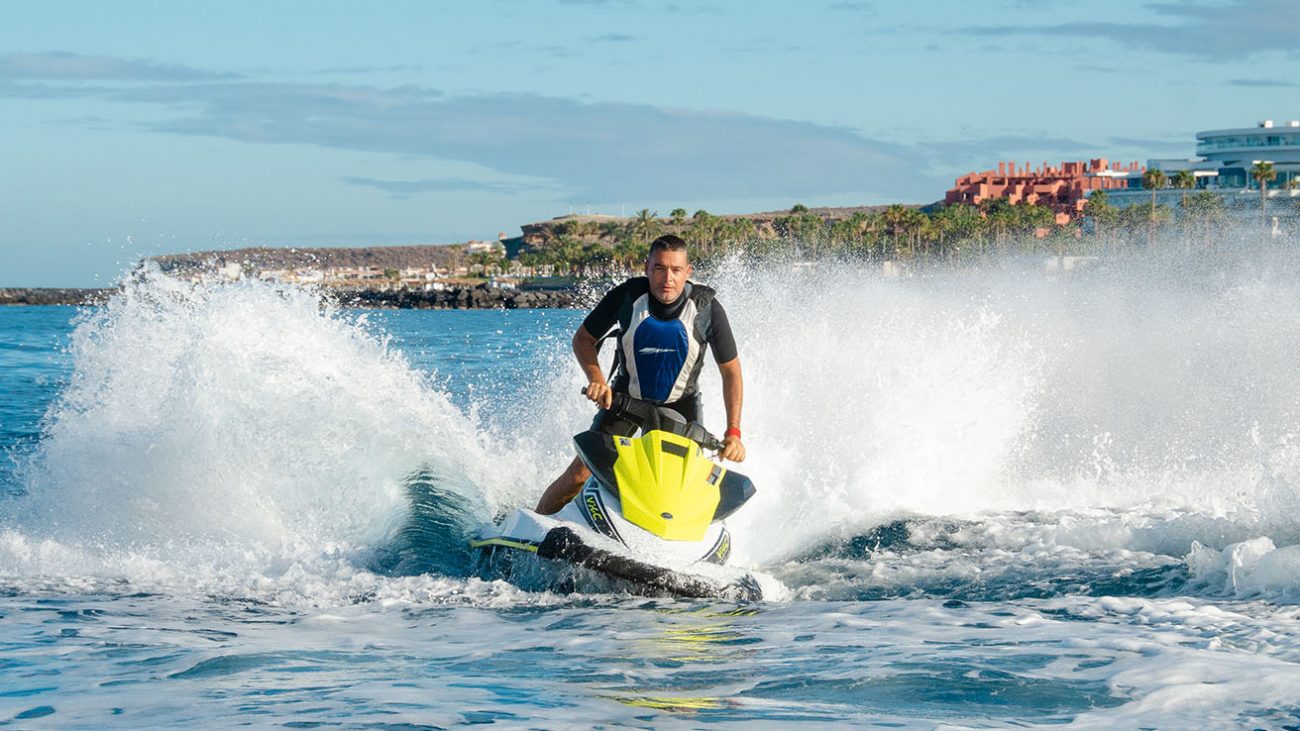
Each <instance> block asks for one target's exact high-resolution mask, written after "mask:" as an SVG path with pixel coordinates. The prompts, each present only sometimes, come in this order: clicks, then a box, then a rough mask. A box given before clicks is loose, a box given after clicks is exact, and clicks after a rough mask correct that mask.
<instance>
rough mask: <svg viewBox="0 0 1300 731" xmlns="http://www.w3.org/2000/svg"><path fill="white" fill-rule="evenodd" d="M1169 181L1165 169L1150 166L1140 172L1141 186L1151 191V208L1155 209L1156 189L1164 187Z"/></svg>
mask: <svg viewBox="0 0 1300 731" xmlns="http://www.w3.org/2000/svg"><path fill="white" fill-rule="evenodd" d="M1168 182H1169V176H1168V175H1165V171H1163V170H1160V169H1158V168H1151V169H1150V170H1147V171H1145V172H1143V173H1142V187H1143V188H1145V189H1146V190H1149V191H1151V210H1152V211H1153V212H1154V211H1155V210H1156V191H1158V190H1160V189H1161V188H1163V187H1165V185H1166V184H1167V183H1168Z"/></svg>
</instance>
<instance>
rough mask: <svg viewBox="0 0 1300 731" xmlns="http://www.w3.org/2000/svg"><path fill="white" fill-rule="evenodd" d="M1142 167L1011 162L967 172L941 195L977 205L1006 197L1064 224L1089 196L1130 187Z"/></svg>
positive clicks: (1095, 162)
mask: <svg viewBox="0 0 1300 731" xmlns="http://www.w3.org/2000/svg"><path fill="white" fill-rule="evenodd" d="M1144 169H1145V168H1142V167H1140V166H1139V165H1138V164H1137V163H1136V162H1132V163H1129V164H1128V165H1127V166H1122V165H1121V164H1120V163H1113V164H1111V163H1109V162H1108V161H1107V160H1106V159H1105V158H1099V159H1096V160H1089V161H1088V162H1086V163H1085V162H1063V163H1061V165H1060V167H1052V166H1049V165H1048V164H1047V163H1046V162H1044V163H1043V164H1042V166H1041V167H1038V168H1035V169H1033V170H1031V169H1030V168H1029V163H1025V164H1024V166H1023V167H1017V166H1016V163H1014V162H1000V163H998V169H997V170H985V171H984V172H982V173H968V174H966V175H963V176H961V177H960V178H957V184H956V186H954V187H953V189H952V190H950V191H948V193H947V195H945V196H944V202H945V203H968V204H970V205H979V204H980V202H982V201H985V200H987V199H989V198H1007V199H1008V200H1009V201H1010V202H1011V203H1012V204H1013V205H1014V204H1016V203H1019V202H1021V201H1025V202H1026V203H1030V204H1034V205H1040V206H1047V207H1049V208H1051V209H1052V210H1053V211H1056V223H1057V224H1066V223H1069V222H1070V221H1071V220H1073V219H1075V218H1076V217H1078V216H1079V215H1080V214H1082V213H1083V204H1084V202H1085V201H1086V200H1087V196H1088V193H1089V192H1091V191H1094V190H1111V189H1116V188H1127V187H1129V179H1130V178H1132V177H1134V176H1135V175H1141V174H1142V171H1143V170H1144Z"/></svg>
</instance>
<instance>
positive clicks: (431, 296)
mask: <svg viewBox="0 0 1300 731" xmlns="http://www.w3.org/2000/svg"><path fill="white" fill-rule="evenodd" d="M114 291H115V290H113V289H78V288H61V287H7V288H0V306H3V305H13V306H20V305H74V306H94V305H100V304H103V303H104V301H105V300H107V299H108V298H109V296H111V295H112V293H113V292H114ZM324 291H325V292H326V294H327V295H328V296H330V297H332V298H334V299H336V300H338V302H339V303H340V304H341V305H343V306H344V307H360V308H368V309H392V310H502V309H505V310H523V309H564V308H571V307H574V306H576V304H577V301H578V291H577V289H575V288H564V289H546V290H529V289H522V290H516V289H502V288H499V287H493V286H491V285H489V284H487V283H483V284H477V285H472V286H464V287H454V288H449V289H445V290H441V291H427V292H426V291H421V290H408V289H389V290H381V289H351V288H349V289H329V288H327V289H325V290H324Z"/></svg>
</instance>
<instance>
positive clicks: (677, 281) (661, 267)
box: [645, 249, 691, 305]
mask: <svg viewBox="0 0 1300 731" xmlns="http://www.w3.org/2000/svg"><path fill="white" fill-rule="evenodd" d="M645 275H646V276H647V277H649V278H650V294H652V295H654V298H655V299H657V300H659V301H660V302H662V303H664V304H666V305H668V304H672V303H673V302H675V301H677V298H678V297H679V296H681V293H682V287H684V286H686V280H687V279H689V278H690V276H691V263H690V261H688V260H687V258H686V252H685V251H664V250H663V249H660V250H658V251H656V252H654V253H653V254H651V255H650V259H649V260H647V261H646V263H645Z"/></svg>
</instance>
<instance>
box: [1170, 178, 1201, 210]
mask: <svg viewBox="0 0 1300 731" xmlns="http://www.w3.org/2000/svg"><path fill="white" fill-rule="evenodd" d="M1170 182H1171V183H1172V184H1173V186H1174V187H1175V188H1177V189H1179V190H1181V191H1183V200H1182V207H1183V208H1186V207H1187V191H1189V190H1191V189H1193V188H1195V187H1196V173H1193V172H1192V171H1191V170H1179V171H1178V172H1176V173H1174V177H1173V178H1172V179H1171V180H1170Z"/></svg>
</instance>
